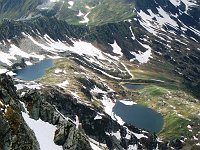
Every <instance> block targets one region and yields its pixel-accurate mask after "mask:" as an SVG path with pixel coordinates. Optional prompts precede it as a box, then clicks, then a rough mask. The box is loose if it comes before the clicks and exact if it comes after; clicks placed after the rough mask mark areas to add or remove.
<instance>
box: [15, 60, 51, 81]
mask: <svg viewBox="0 0 200 150" xmlns="http://www.w3.org/2000/svg"><path fill="white" fill-rule="evenodd" d="M51 67H53V60H52V59H45V60H42V61H40V62H39V63H36V64H34V65H31V66H27V67H26V68H23V69H18V70H15V71H14V73H16V76H15V77H16V78H18V79H21V80H26V81H32V80H37V79H39V78H41V77H42V76H43V75H44V74H45V71H46V70H47V69H49V68H51Z"/></svg>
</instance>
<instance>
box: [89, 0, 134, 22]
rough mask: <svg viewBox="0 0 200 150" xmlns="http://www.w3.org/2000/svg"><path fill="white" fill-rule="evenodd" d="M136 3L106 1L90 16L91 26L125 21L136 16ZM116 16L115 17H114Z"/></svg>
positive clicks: (119, 0) (115, 0)
mask: <svg viewBox="0 0 200 150" xmlns="http://www.w3.org/2000/svg"><path fill="white" fill-rule="evenodd" d="M133 10H134V3H133V2H132V3H130V2H127V1H126V0H125V1H122V0H104V1H102V2H101V3H100V4H99V5H98V6H96V7H95V8H94V9H92V11H91V13H90V14H89V19H90V21H89V25H101V24H105V23H111V22H118V21H123V20H126V19H129V18H132V17H133V16H134V13H133ZM113 16H114V17H113Z"/></svg>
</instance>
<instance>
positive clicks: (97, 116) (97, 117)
mask: <svg viewBox="0 0 200 150" xmlns="http://www.w3.org/2000/svg"><path fill="white" fill-rule="evenodd" d="M99 119H102V116H100V115H98V114H97V115H96V117H95V118H94V120H99Z"/></svg>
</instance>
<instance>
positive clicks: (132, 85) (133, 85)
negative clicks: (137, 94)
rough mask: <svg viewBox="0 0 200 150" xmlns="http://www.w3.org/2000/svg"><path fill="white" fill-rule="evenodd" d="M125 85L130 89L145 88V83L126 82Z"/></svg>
mask: <svg viewBox="0 0 200 150" xmlns="http://www.w3.org/2000/svg"><path fill="white" fill-rule="evenodd" d="M123 86H124V87H126V88H127V89H130V90H140V89H143V88H144V84H131V83H124V84H123Z"/></svg>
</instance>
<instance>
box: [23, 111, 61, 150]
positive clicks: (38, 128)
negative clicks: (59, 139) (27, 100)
mask: <svg viewBox="0 0 200 150" xmlns="http://www.w3.org/2000/svg"><path fill="white" fill-rule="evenodd" d="M22 116H23V118H24V120H25V121H26V123H27V124H28V126H29V127H30V128H31V129H32V130H33V132H34V133H35V136H36V138H37V141H38V142H39V145H40V149H41V150H47V149H48V150H62V146H58V145H56V144H55V143H54V140H53V139H54V133H55V131H56V127H55V126H53V125H51V124H49V123H48V122H44V121H42V120H41V119H39V120H34V119H31V118H30V117H29V115H28V114H26V113H24V112H22Z"/></svg>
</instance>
